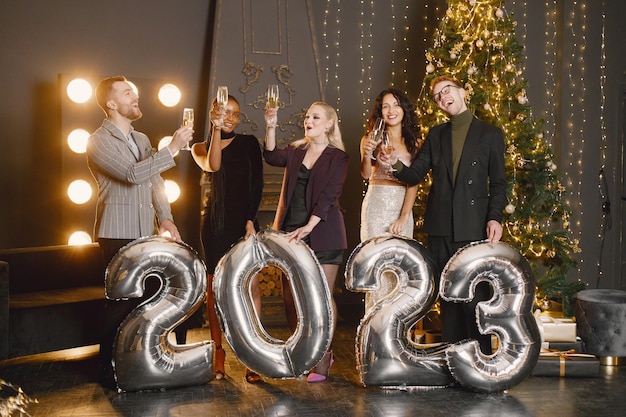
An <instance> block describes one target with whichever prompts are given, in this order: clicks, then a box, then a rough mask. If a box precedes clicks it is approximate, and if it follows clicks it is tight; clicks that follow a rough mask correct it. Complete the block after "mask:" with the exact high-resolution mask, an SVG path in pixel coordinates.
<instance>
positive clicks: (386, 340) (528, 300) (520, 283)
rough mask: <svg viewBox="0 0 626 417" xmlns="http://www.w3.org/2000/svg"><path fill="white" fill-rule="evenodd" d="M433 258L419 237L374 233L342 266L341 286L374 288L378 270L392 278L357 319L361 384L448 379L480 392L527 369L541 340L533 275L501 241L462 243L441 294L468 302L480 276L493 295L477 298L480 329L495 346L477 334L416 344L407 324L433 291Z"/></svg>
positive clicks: (503, 386)
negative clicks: (489, 349) (486, 348)
mask: <svg viewBox="0 0 626 417" xmlns="http://www.w3.org/2000/svg"><path fill="white" fill-rule="evenodd" d="M433 271H434V263H433V261H432V259H431V257H430V255H429V253H428V252H427V251H426V250H425V249H424V247H423V246H422V245H421V244H420V243H418V242H417V241H414V240H411V239H404V238H399V237H377V238H372V239H370V240H367V241H365V242H363V243H361V244H360V245H359V246H357V247H356V248H355V250H354V251H353V252H352V254H351V255H350V258H349V259H348V264H347V266H346V287H347V288H348V289H350V290H352V291H360V292H368V291H377V290H379V288H380V282H381V281H383V279H384V280H386V281H389V278H388V277H386V278H383V276H384V274H392V275H395V277H396V284H395V285H394V286H391V287H390V289H389V291H388V294H387V295H386V296H381V295H380V294H378V297H379V299H378V302H377V303H376V304H375V305H373V306H372V307H371V308H370V309H369V310H368V311H366V314H365V316H364V317H363V319H362V320H361V324H360V326H359V329H358V331H357V342H356V355H357V368H358V371H359V375H360V378H361V382H362V384H363V385H366V386H367V385H376V386H384V387H390V388H398V389H402V388H404V387H407V386H447V385H451V384H452V383H454V382H455V381H456V382H458V383H460V384H461V385H463V386H465V387H467V388H468V389H471V390H474V391H478V392H487V393H490V392H498V391H504V390H507V389H509V388H511V387H513V386H515V385H517V384H518V383H519V382H521V381H522V380H523V379H524V378H526V377H527V376H528V375H530V373H531V371H532V369H533V367H534V366H535V364H536V362H537V359H538V356H539V351H540V348H541V345H540V342H541V340H540V335H539V329H538V328H537V324H536V321H535V320H534V318H533V315H532V306H533V302H534V297H535V281H534V278H533V274H532V271H531V269H530V266H529V264H528V262H527V261H526V260H525V259H524V257H522V256H521V255H520V254H519V252H517V251H516V250H515V249H513V248H512V247H511V246H509V245H507V244H505V243H496V244H490V243H487V242H477V243H473V244H470V245H468V246H466V247H464V248H461V249H460V250H459V251H458V252H457V253H456V254H455V255H454V256H453V257H452V258H451V259H450V260H449V261H448V263H447V265H446V267H445V268H444V271H443V273H442V275H441V279H440V289H439V296H440V297H441V298H443V299H444V300H447V301H454V302H469V301H471V300H472V298H473V296H474V288H475V287H476V285H477V284H478V283H479V282H482V281H486V282H488V283H489V284H490V285H491V286H492V288H493V297H492V298H491V299H490V300H487V301H484V302H480V303H478V305H477V308H476V320H477V323H478V327H479V330H480V331H481V333H483V334H493V335H496V337H497V338H498V341H499V346H498V349H497V350H496V351H495V352H494V353H493V354H491V355H485V354H483V353H482V352H481V351H480V349H479V346H478V342H477V341H475V340H467V341H462V342H459V343H455V344H448V343H439V344H432V345H422V344H418V343H414V342H413V341H412V340H411V338H410V337H409V331H410V329H411V328H412V327H413V326H414V325H415V324H416V323H417V321H418V320H420V319H421V318H423V317H424V316H425V315H426V314H427V313H428V312H429V310H430V309H431V307H432V306H433V304H434V303H435V301H436V298H437V291H436V284H435V281H434V279H435V277H434V273H433Z"/></svg>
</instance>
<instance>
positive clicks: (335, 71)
mask: <svg viewBox="0 0 626 417" xmlns="http://www.w3.org/2000/svg"><path fill="white" fill-rule="evenodd" d="M340 3H341V1H340V0H336V1H335V5H334V7H333V6H331V0H327V2H326V9H325V10H324V22H323V24H322V26H323V34H322V37H323V39H324V50H325V51H326V77H325V80H326V85H325V88H328V86H329V85H333V84H334V86H335V88H336V99H337V104H336V105H335V109H336V110H337V117H338V118H339V121H341V115H340V109H341V94H340V93H341V90H340V85H339V51H340V49H341V44H340V39H341V25H340V22H339V16H340V15H341V4H340ZM331 10H336V14H335V17H334V20H333V22H334V27H333V28H332V29H334V30H330V28H329V22H330V21H331V16H330V11H331ZM329 33H335V34H336V36H335V38H334V39H330V37H329ZM331 45H332V47H333V48H334V57H333V58H334V64H333V65H332V71H331V59H330V55H331ZM331 75H332V79H331V78H330V77H331Z"/></svg>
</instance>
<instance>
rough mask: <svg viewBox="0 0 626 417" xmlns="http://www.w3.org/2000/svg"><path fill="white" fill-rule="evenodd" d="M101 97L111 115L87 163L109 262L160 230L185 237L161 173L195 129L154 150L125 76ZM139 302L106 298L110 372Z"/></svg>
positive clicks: (110, 81)
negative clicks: (139, 126) (121, 333)
mask: <svg viewBox="0 0 626 417" xmlns="http://www.w3.org/2000/svg"><path fill="white" fill-rule="evenodd" d="M96 101H97V102H98V105H99V106H100V107H101V108H102V110H104V113H105V114H106V119H105V120H104V122H103V123H102V126H100V127H99V128H98V129H97V130H96V131H95V132H94V133H93V134H92V135H91V136H90V137H89V141H88V144H87V164H88V165H89V170H90V171H91V174H92V175H93V177H94V179H95V180H96V182H97V184H98V203H97V206H96V219H95V227H94V238H95V240H97V241H98V244H99V245H100V248H101V249H102V252H103V255H104V259H105V262H106V263H107V264H108V263H109V262H110V260H111V259H112V258H113V256H114V255H115V254H116V253H117V251H118V250H119V249H120V248H122V247H123V246H125V245H126V244H128V243H130V242H132V241H133V240H135V239H137V238H140V237H143V236H150V235H154V234H155V233H157V231H158V233H159V234H161V233H164V232H169V233H170V235H171V237H172V238H173V239H174V240H176V241H179V240H180V233H179V232H178V229H177V228H176V225H175V224H174V219H173V217H172V211H171V208H170V204H169V202H168V201H167V197H166V195H165V187H164V185H163V179H162V178H161V175H160V173H161V172H163V171H165V170H167V169H170V168H172V167H173V166H175V165H176V163H175V162H174V158H173V156H174V155H175V154H176V152H178V151H179V150H180V149H181V148H182V147H183V146H185V145H186V144H187V143H188V142H189V141H190V140H191V139H192V135H193V130H192V128H190V127H186V126H184V127H181V128H179V129H178V130H176V132H174V136H173V138H172V141H171V142H170V144H169V145H168V146H167V147H165V148H163V149H161V150H159V151H156V150H155V149H153V148H152V145H151V143H150V140H149V139H148V137H147V136H146V135H145V134H143V133H141V132H137V131H135V130H134V129H133V126H132V122H133V121H135V120H138V119H139V118H141V116H142V113H141V110H140V109H139V97H138V96H137V94H136V93H135V92H134V91H133V89H132V88H131V86H130V84H129V83H128V82H127V81H126V78H125V77H122V76H118V77H110V78H105V79H104V80H102V81H101V82H100V84H99V85H98V87H97V88H96ZM157 227H158V230H157ZM135 305H136V301H134V302H131V301H112V300H107V305H106V307H105V311H104V317H103V329H102V330H103V335H102V340H101V344H100V356H101V359H102V361H103V372H104V373H105V374H109V373H110V372H112V371H111V359H112V354H113V353H112V348H113V342H114V340H115V335H116V333H117V328H118V326H119V324H120V323H121V321H122V320H123V319H124V318H125V317H126V316H127V315H128V313H130V312H131V311H132V309H133V308H134V307H135ZM104 376H105V377H106V378H108V377H109V376H108V375H104ZM106 382H110V381H106Z"/></svg>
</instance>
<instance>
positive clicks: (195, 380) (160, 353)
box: [105, 236, 213, 391]
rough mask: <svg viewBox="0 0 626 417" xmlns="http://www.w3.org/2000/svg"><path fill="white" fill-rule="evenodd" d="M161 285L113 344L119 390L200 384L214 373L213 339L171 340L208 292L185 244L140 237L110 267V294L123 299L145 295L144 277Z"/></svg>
mask: <svg viewBox="0 0 626 417" xmlns="http://www.w3.org/2000/svg"><path fill="white" fill-rule="evenodd" d="M151 277H155V278H157V279H158V280H159V281H160V284H161V285H160V288H159V289H158V290H157V292H156V293H155V294H154V296H152V297H151V298H150V299H148V300H146V301H145V302H143V303H142V304H140V305H139V306H138V307H137V308H135V309H134V310H133V311H132V312H131V313H130V314H129V315H128V317H126V319H125V320H124V322H123V323H122V324H121V326H120V328H119V330H118V335H117V340H116V342H115V347H114V362H113V365H114V370H115V377H116V380H117V386H118V390H119V391H138V390H147V389H162V388H172V387H179V386H189V385H200V384H204V383H206V382H208V381H210V380H211V379H212V378H213V361H212V359H213V342H209V341H203V342H199V343H195V344H187V345H172V344H171V343H170V342H169V341H168V336H169V334H170V332H171V331H172V330H173V329H174V328H175V327H176V326H177V325H179V324H180V323H182V322H183V321H184V320H185V319H186V318H188V317H189V316H191V314H192V313H193V312H194V311H195V310H196V309H197V308H198V307H199V306H200V305H201V304H202V302H203V300H204V298H205V297H206V287H207V284H206V268H205V266H204V263H203V262H202V261H201V260H200V258H199V257H198V255H197V253H196V252H195V251H194V250H193V249H191V248H190V247H189V246H187V245H185V244H184V243H177V242H174V241H172V240H170V239H167V238H165V237H161V236H151V237H146V238H141V239H138V240H135V241H133V242H131V243H130V244H128V245H127V246H125V247H124V248H122V249H121V250H120V251H119V252H118V253H117V255H116V256H115V257H114V258H113V259H112V260H111V263H110V264H109V266H108V267H107V271H106V278H105V289H106V295H107V297H108V298H110V299H115V300H120V299H128V298H138V297H141V296H142V295H143V294H144V283H145V280H146V279H148V278H151Z"/></svg>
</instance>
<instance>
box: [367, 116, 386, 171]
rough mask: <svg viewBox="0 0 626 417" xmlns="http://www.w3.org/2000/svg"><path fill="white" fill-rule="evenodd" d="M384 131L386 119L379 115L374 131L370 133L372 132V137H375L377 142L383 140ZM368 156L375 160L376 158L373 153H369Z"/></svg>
mask: <svg viewBox="0 0 626 417" xmlns="http://www.w3.org/2000/svg"><path fill="white" fill-rule="evenodd" d="M384 131H385V121H384V120H383V119H382V118H381V117H379V118H377V119H376V121H375V122H374V126H373V128H372V131H371V132H370V133H369V134H370V137H371V138H372V139H374V141H375V142H377V143H380V142H381V140H382V137H383V132H384ZM366 156H367V157H369V158H370V159H372V160H374V161H375V160H376V158H375V157H374V154H373V153H368V154H367V155H366Z"/></svg>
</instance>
